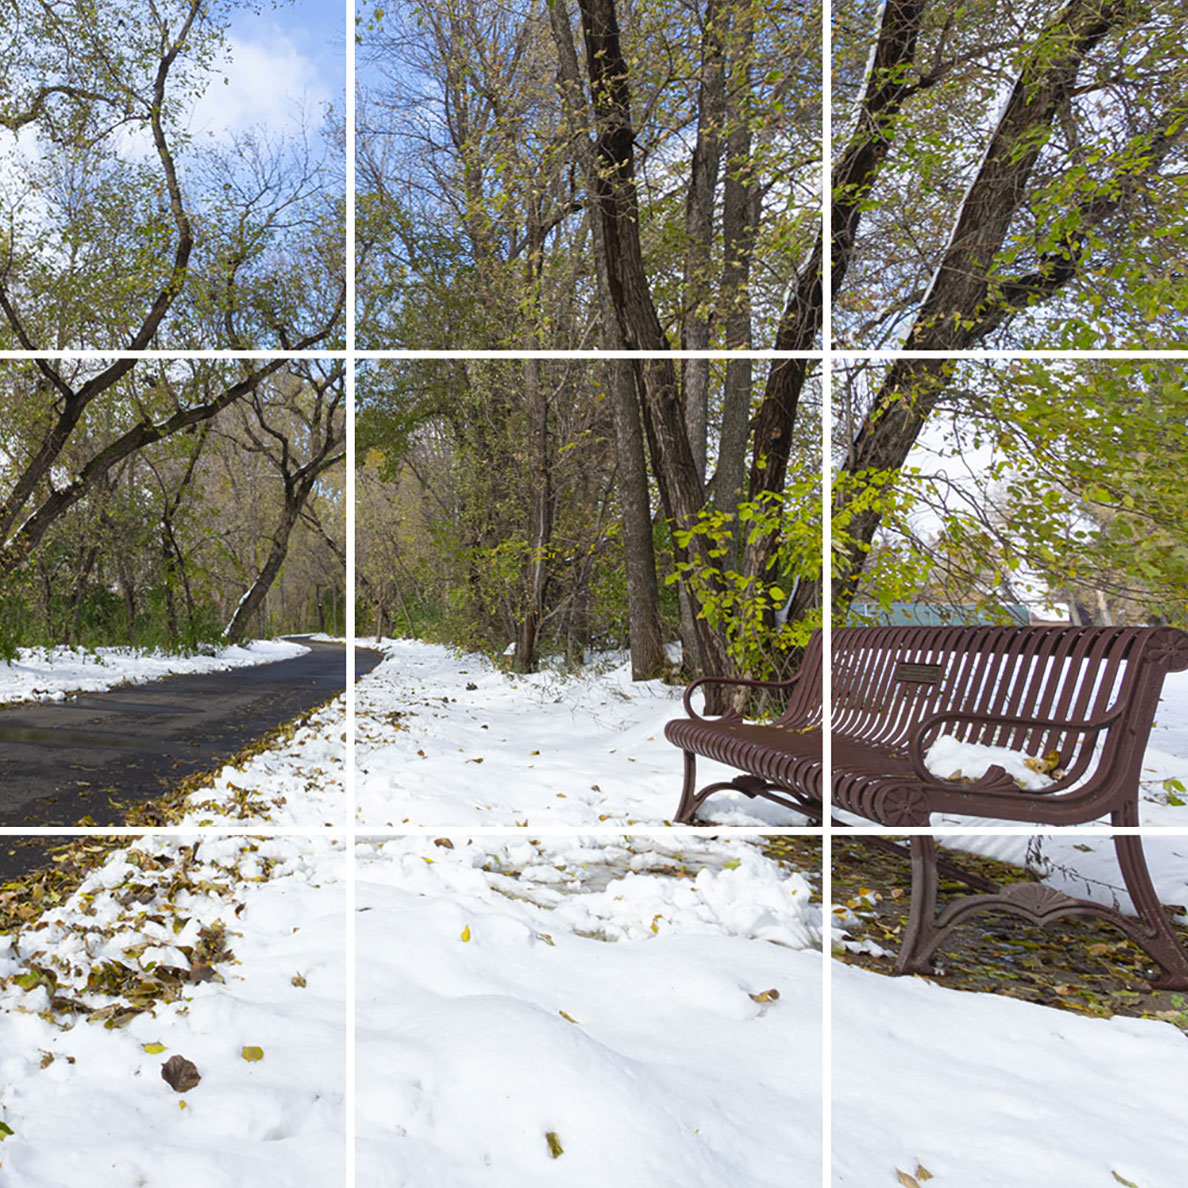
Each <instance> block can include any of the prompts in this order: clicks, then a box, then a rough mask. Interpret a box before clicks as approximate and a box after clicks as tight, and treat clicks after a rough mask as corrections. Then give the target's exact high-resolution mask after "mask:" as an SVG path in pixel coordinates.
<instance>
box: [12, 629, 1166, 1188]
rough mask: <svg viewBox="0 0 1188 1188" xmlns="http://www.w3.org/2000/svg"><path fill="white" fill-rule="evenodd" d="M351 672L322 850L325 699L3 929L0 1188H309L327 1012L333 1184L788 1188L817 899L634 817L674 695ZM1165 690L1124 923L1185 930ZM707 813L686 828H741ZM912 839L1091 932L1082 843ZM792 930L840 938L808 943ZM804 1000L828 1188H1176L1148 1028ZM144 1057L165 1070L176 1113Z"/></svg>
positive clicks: (394, 649) (401, 645) (708, 840)
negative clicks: (162, 827) (354, 682)
mask: <svg viewBox="0 0 1188 1188" xmlns="http://www.w3.org/2000/svg"><path fill="white" fill-rule="evenodd" d="M383 646H384V648H385V651H386V653H387V658H386V659H385V661H384V662H383V663H382V664H381V665H380V666H378V667H377V668H376V669H375V670H373V672H372V673H370V674H368V676H366V677H364V678H363V679H362V680H361V681H360V682H359V684H358V686H357V706H356V718H357V726H358V734H359V745H358V752H357V771H356V780H355V793H356V796H357V801H358V817H357V822H358V823H356V824H355V825H354V826H353V827H351V828H349V829H348V828H346V826H347V818H348V811H347V807H346V806H347V804H348V798H347V791H348V787H347V781H346V778H345V747H344V730H345V708H346V706H345V702H346V698H345V697H342V698H338V699H337V700H336V701H334V702H332V703H329V704H328V705H326V706H324V707H322V708H321V709H319V710H317V711H315V712H314V713H313V714H311V715H309V716H308V718H307V719H306V720H305V721H304V723H303V724H301V725H299V726H298V727H297V728H296V729H294V730H292V731H290V732H289V733H287V734H286V735H284V736H282V737H280V738H279V739H278V740H277V742H276V744H275V745H274V746H272V747H270V748H269V749H267V750H264V751H262V752H260V753H258V754H256V755H254V756H253V757H251V758H250V759H247V760H245V761H243V762H242V763H240V764H239V765H236V766H232V765H227V766H226V767H224V768H223V769H222V770H221V771H219V772H218V773H216V774H215V775H214V776H213V777H212V779H211V781H210V784H209V786H208V787H205V788H202V789H199V790H198V791H196V792H194V793H192V794H191V797H190V800H189V802H188V805H187V807H186V809H185V811H184V815H183V817H182V825H181V826H180V827H179V828H180V830H181V832H180V833H177V834H170V835H155V836H145V837H137V838H125V839H119V840H118V842H115V843H112V844H113V845H114V846H115V848H114V849H112V850H111V852H110V853H106V854H92V856H91V860H92V863H93V865H92V868H91V869H90V870H89V873H88V874H87V875H86V877H85V880H84V881H83V883H82V885H81V886H80V887H79V888H78V889H77V890H76V891H74V892H73V893H72V894H70V895H68V896H66V897H65V898H60V899H56V898H55V897H53V896H49V897H47V898H46V900H45V903H46V905H47V906H46V907H45V908H44V909H43V910H41V911H40V913H39V914H37V913H34V912H33V911H32V909H30V910H29V912H28V913H27V915H26V918H25V921H24V923H23V924H21V925H20V926H19V927H15V928H14V929H13V930H11V931H10V932H9V933H8V934H7V935H6V937H5V938H4V942H3V947H0V1123H2V1124H3V1127H7V1128H9V1129H10V1130H11V1131H12V1133H11V1134H8V1135H7V1136H6V1137H4V1138H3V1139H2V1141H0V1184H3V1185H7V1184H9V1183H12V1184H14V1185H18V1184H19V1185H24V1184H31V1185H37V1186H38V1188H59V1186H61V1188H67V1186H71V1188H73V1185H75V1184H78V1183H83V1182H85V1183H87V1184H88V1185H91V1186H93V1188H130V1186H132V1185H139V1186H142V1188H171V1186H172V1185H174V1184H176V1183H187V1184H194V1185H201V1186H202V1188H208V1186H209V1188H248V1186H249V1185H254V1184H260V1183H276V1184H284V1185H286V1188H325V1186H329V1188H336V1186H337V1185H339V1184H344V1183H346V1177H347V1175H348V1167H349V1165H348V1163H347V1159H348V1154H349V1153H348V1152H347V1135H348V1133H349V1129H348V1124H347V1120H346V1108H347V1105H348V1101H349V1100H351V1099H350V1098H349V1097H348V1082H347V1055H346V1042H347V1036H346V1031H345V1026H346V1017H347V1015H346V1002H345V996H346V993H347V987H348V985H353V986H354V990H355V1000H354V1010H355V1019H356V1025H357V1026H356V1031H355V1058H354V1065H353V1073H354V1080H353V1088H352V1089H351V1092H353V1095H354V1096H353V1103H354V1108H355V1113H354V1126H355V1128H356V1130H357V1144H356V1146H355V1148H354V1152H353V1156H351V1157H353V1159H354V1161H355V1170H356V1181H355V1182H357V1183H358V1184H361V1185H362V1184H367V1185H371V1184H376V1185H381V1184H382V1185H391V1186H393V1188H423V1186H426V1188H427V1186H429V1185H432V1186H433V1188H437V1186H439V1185H440V1186H441V1188H480V1186H481V1188H504V1186H508V1188H511V1186H512V1185H515V1186H516V1188H520V1186H523V1185H543V1184H553V1183H556V1184H564V1185H566V1186H567V1188H569V1186H571V1185H572V1186H573V1188H585V1186H587V1185H589V1186H594V1185H597V1186H599V1188H603V1186H604V1185H607V1184H615V1183H620V1184H624V1185H632V1186H634V1185H640V1186H641V1188H670V1186H671V1188H678V1186H679V1188H699V1186H705V1188H710V1186H711V1185H714V1186H716V1185H720V1184H740V1185H747V1186H748V1188H750V1186H755V1188H767V1186H770V1188H775V1186H776V1185H780V1186H788V1188H799V1186H800V1185H814V1186H815V1185H818V1184H820V1183H821V1159H822V1149H821V1141H822V1132H821V1125H820V1118H821V1113H822V1108H823V1103H822V1101H821V1096H822V1086H823V1085H824V1084H826V1083H827V1082H826V1080H825V1078H824V1077H823V1070H822V1059H823V1054H822V1042H821V1041H822V1016H823V1003H822V989H823V981H824V978H823V975H824V973H825V970H824V968H823V960H824V959H823V957H822V953H821V933H822V911H821V906H820V904H819V903H814V902H813V901H812V893H811V884H810V876H811V877H812V879H813V880H814V881H815V877H816V875H817V873H818V872H815V871H808V870H805V871H801V872H796V871H793V870H791V869H790V868H789V867H788V865H787V864H782V865H781V864H777V863H776V862H775V861H774V860H773V859H772V858H771V857H768V856H767V855H765V854H764V853H763V850H762V848H761V844H760V842H759V840H758V839H756V838H755V837H754V836H747V835H746V834H745V833H740V832H738V831H732V830H731V829H730V828H719V829H718V830H716V831H710V830H697V831H693V830H680V829H665V828H663V827H662V825H661V823H662V822H664V821H665V819H666V818H667V816H668V814H670V813H671V812H672V810H673V807H674V805H675V801H676V796H677V792H678V789H679V781H680V763H679V755H678V754H677V752H676V750H675V748H673V747H672V746H671V745H670V744H669V743H667V742H666V741H665V739H664V737H663V724H664V722H665V721H666V720H667V719H668V718H670V717H672V716H674V715H676V714H677V713H679V712H680V691H679V690H677V689H674V688H670V687H668V686H666V685H663V684H660V683H654V682H650V683H643V684H632V683H631V682H630V680H629V673H628V671H627V670H626V668H625V667H624V666H622V665H621V664H617V663H614V662H612V660H611V659H610V658H604V660H603V662H602V663H601V664H600V665H598V666H593V667H588V668H586V669H583V670H582V671H579V672H573V673H569V672H562V671H553V672H544V673H539V674H535V675H533V676H530V677H524V676H514V675H511V674H508V673H506V672H504V671H502V670H501V669H500V668H499V667H497V666H495V665H493V664H491V663H489V662H487V661H485V660H482V659H480V658H478V657H475V656H470V655H460V654H458V653H454V652H451V651H449V650H448V649H445V648H439V647H435V646H431V645H427V644H422V643H413V642H410V641H400V642H396V641H388V642H386V643H385V644H384V645H383ZM1186 695H1188V679H1186V675H1185V674H1173V675H1172V677H1170V678H1169V680H1168V682H1167V686H1166V688H1165V695H1164V699H1163V702H1162V703H1161V705H1160V709H1159V716H1158V720H1157V723H1156V727H1155V730H1154V731H1153V734H1152V745H1151V748H1150V749H1149V751H1148V753H1147V756H1146V761H1145V765H1146V767H1147V769H1148V772H1147V775H1148V779H1147V780H1146V782H1145V784H1144V793H1143V801H1142V806H1143V816H1144V820H1148V821H1155V822H1158V823H1161V824H1164V825H1168V826H1172V828H1169V829H1166V830H1165V831H1164V832H1163V833H1161V834H1160V835H1159V836H1157V837H1148V838H1147V839H1146V841H1145V848H1146V852H1147V854H1148V856H1149V860H1150V863H1151V867H1152V872H1153V877H1154V879H1155V883H1156V886H1157V888H1158V890H1159V893H1160V895H1161V897H1162V898H1163V900H1164V901H1165V902H1166V903H1170V904H1185V905H1188V807H1178V806H1175V805H1173V804H1169V803H1168V796H1167V792H1166V790H1164V788H1163V786H1162V782H1161V781H1162V779H1164V778H1168V777H1167V776H1164V775H1163V774H1162V773H1164V772H1174V771H1178V772H1180V773H1181V774H1182V775H1183V774H1185V773H1186V772H1188V696H1186ZM533 752H536V753H535V754H534V753H533ZM944 758H945V762H949V761H950V760H955V761H956V762H957V765H958V766H962V770H963V772H964V774H966V775H968V776H973V775H975V774H976V773H975V768H976V758H977V757H976V756H972V755H969V754H963V753H961V752H960V748H958V750H957V753H956V754H955V755H953V754H950V755H947V756H945V757H944ZM1000 758H1001V757H1000ZM480 759H481V760H482V762H481V763H479V762H475V761H476V760H480ZM982 759H983V761H988V757H986V756H983V757H982ZM704 774H705V779H706V780H709V779H711V778H714V772H713V771H712V769H709V765H707V771H706V772H705V773H704ZM945 774H948V773H947V772H946V773H945ZM1184 799H1188V797H1185V798H1184ZM723 800H724V804H723V807H722V808H721V809H720V810H718V814H719V816H718V819H719V821H720V822H721V823H723V824H726V825H733V824H740V823H741V824H747V825H750V826H752V829H751V830H750V831H749V833H751V834H754V833H755V832H758V830H759V828H762V829H770V828H771V821H772V820H773V819H774V818H773V817H769V816H765V815H764V814H765V812H766V810H765V809H764V808H763V807H762V806H756V805H753V804H751V803H749V802H747V801H745V800H741V801H739V802H737V803H735V802H732V801H731V799H730V798H729V797H724V798H723ZM711 808H713V804H712V802H711ZM785 819H786V820H789V821H791V820H792V818H791V815H788V816H787V817H786V818H785ZM948 823H949V824H959V825H960V826H961V827H962V828H963V829H964V830H966V831H967V832H963V833H962V835H961V836H960V837H959V838H957V839H955V840H956V842H957V844H960V845H962V846H966V847H967V848H971V849H981V850H982V851H984V852H989V853H993V854H995V855H996V856H999V857H1007V858H1010V859H1011V860H1014V861H1022V860H1023V859H1024V858H1025V857H1026V855H1027V852H1028V849H1029V848H1030V850H1031V852H1032V857H1033V859H1034V858H1035V857H1036V854H1037V845H1038V856H1039V859H1040V860H1041V862H1042V864H1041V870H1042V872H1043V874H1044V877H1045V879H1046V880H1047V881H1048V882H1050V883H1051V884H1052V885H1054V886H1057V887H1062V888H1065V889H1068V890H1072V891H1074V892H1075V893H1077V894H1089V895H1092V896H1096V897H1099V898H1100V899H1101V900H1102V901H1103V902H1114V901H1117V902H1119V905H1120V906H1121V907H1123V909H1126V908H1127V907H1128V904H1127V903H1126V901H1125V897H1124V896H1123V895H1120V894H1119V893H1118V891H1117V890H1116V887H1117V884H1118V882H1119V879H1118V874H1117V871H1116V867H1115V866H1114V864H1113V858H1112V855H1111V847H1110V846H1109V845H1108V844H1106V839H1105V838H1104V837H1102V836H1098V837H1093V836H1090V837H1086V836H1085V832H1084V831H1081V832H1079V833H1078V832H1074V833H1069V834H1060V835H1047V836H1044V837H1043V838H1041V839H1039V841H1038V843H1037V842H1036V841H1035V840H1034V839H1029V838H1027V837H1026V836H1020V835H1014V836H991V835H988V834H985V833H979V829H978V827H979V823H978V822H972V821H969V820H964V821H960V822H957V821H952V822H948ZM232 827H234V828H235V829H237V830H239V832H237V833H228V832H227V831H228V830H229V829H231V828H232ZM645 827H646V828H645ZM248 830H250V831H251V832H252V834H253V835H252V836H248V835H247V831H248ZM369 831H370V833H369ZM257 832H258V833H259V836H256V833H257ZM381 834H382V836H381ZM949 840H954V839H949ZM87 844H88V845H90V846H91V847H92V848H93V849H94V848H96V847H97V843H95V842H88V843H87ZM348 863H349V864H348ZM351 884H353V889H352V893H351V894H348V886H350V885H351ZM14 895H15V892H13V891H12V890H10V889H9V890H6V889H5V888H2V887H0V911H2V910H5V909H7V908H11V907H12V905H13V902H14V900H13V896H14ZM352 906H353V909H354V910H353V912H352ZM350 920H353V924H351V925H349V926H348V921H350ZM831 927H832V930H833V934H834V936H835V937H836V938H837V939H838V940H840V941H841V942H842V943H844V942H845V936H844V928H845V918H844V914H843V915H838V916H834V915H833V914H831ZM350 928H353V929H354V937H353V942H351V939H350ZM228 950H229V953H230V955H229V954H228V952H227V951H228ZM352 950H353V951H354V952H355V954H356V962H355V966H354V969H353V971H349V970H348V968H347V963H348V960H349V954H350V952H351V951H352ZM348 974H349V977H348ZM829 978H830V985H831V1002H830V1008H831V1019H832V1032H831V1051H832V1065H831V1077H830V1080H829V1082H828V1083H829V1084H830V1086H831V1095H832V1097H831V1100H832V1115H831V1116H832V1160H833V1170H832V1176H833V1182H834V1183H835V1184H837V1185H842V1184H853V1185H856V1186H859V1185H860V1186H862V1188H865V1186H866V1185H878V1184H884V1183H886V1184H894V1183H896V1182H906V1181H905V1180H903V1179H899V1180H897V1175H896V1173H897V1171H898V1172H901V1173H903V1175H904V1176H918V1175H919V1171H918V1169H920V1170H923V1171H927V1172H928V1173H929V1174H930V1175H931V1176H932V1177H933V1178H934V1182H935V1183H936V1184H937V1185H938V1186H939V1188H980V1186H982V1185H985V1186H990V1185H993V1186H994V1188H1015V1186H1018V1188H1030V1186H1031V1185H1032V1184H1035V1183H1044V1182H1047V1183H1054V1184H1077V1185H1078V1186H1079V1185H1086V1186H1092V1185H1097V1184H1100V1185H1102V1188H1105V1186H1106V1185H1110V1184H1116V1183H1117V1182H1119V1181H1118V1179H1117V1177H1122V1178H1123V1180H1125V1181H1131V1182H1133V1183H1135V1184H1138V1185H1141V1188H1178V1185H1179V1184H1181V1183H1182V1182H1183V1175H1182V1145H1183V1144H1182V1139H1181V1131H1182V1124H1181V1122H1180V1118H1179V1111H1180V1104H1181V1098H1182V1092H1181V1087H1182V1085H1183V1084H1184V1081H1185V1077H1186V1075H1188V1039H1186V1038H1185V1036H1184V1035H1183V1034H1182V1033H1181V1032H1180V1031H1179V1030H1178V1029H1177V1028H1176V1027H1174V1026H1173V1025H1171V1024H1170V1023H1166V1022H1161V1021H1154V1020H1141V1019H1134V1018H1122V1017H1117V1018H1112V1019H1089V1018H1083V1017H1080V1016H1077V1015H1074V1014H1071V1013H1068V1012H1060V1011H1056V1010H1053V1009H1051V1008H1047V1007H1043V1006H1039V1005H1035V1004H1030V1003H1024V1002H1019V1001H1016V1000H1013V999H1007V998H1005V997H1002V996H999V995H995V994H986V993H970V992H958V991H954V990H950V989H947V988H944V987H942V986H938V985H936V984H934V983H932V982H929V981H928V980H926V979H922V978H899V979H892V978H887V977H884V976H881V975H879V974H876V973H873V972H870V971H867V970H862V969H857V968H854V967H851V966H847V965H843V964H841V963H838V962H832V963H831V966H830V970H829ZM146 988H148V989H146ZM149 989H151V990H153V993H152V994H149V992H148V991H149ZM773 990H774V991H778V997H777V996H776V995H774V994H772V993H770V992H771V991H773ZM138 1005H139V1006H143V1007H147V1009H144V1010H140V1011H136V1010H134V1009H133V1008H134V1007H136V1006H138ZM88 1015H90V1021H88ZM146 1045H149V1046H151V1048H152V1050H151V1051H150V1050H147V1049H146ZM158 1045H160V1047H159V1048H158V1047H157V1046H158ZM256 1047H258V1048H260V1049H261V1050H262V1052H263V1058H262V1059H260V1060H247V1059H245V1055H244V1054H245V1049H247V1050H248V1051H249V1053H250V1050H251V1049H252V1048H256ZM174 1055H180V1056H184V1057H186V1058H187V1059H189V1060H192V1061H193V1062H194V1063H195V1064H196V1065H197V1067H198V1070H199V1073H200V1075H201V1081H200V1082H199V1083H198V1084H197V1085H196V1086H195V1087H193V1088H190V1089H188V1090H186V1091H185V1092H181V1093H179V1092H177V1091H175V1090H174V1089H173V1088H171V1087H170V1085H168V1084H167V1083H166V1082H165V1081H164V1080H163V1079H162V1077H161V1067H162V1065H163V1064H164V1062H165V1061H166V1060H167V1059H169V1058H170V1057H171V1056H174ZM183 1103H184V1108H182V1106H183ZM3 1127H0V1135H4V1130H3ZM63 1136H69V1140H70V1141H69V1142H64V1141H63ZM550 1136H552V1137H551V1138H550ZM1112 1172H1116V1173H1117V1177H1115V1176H1114V1175H1111V1173H1112ZM920 1182H921V1183H923V1182H924V1180H923V1178H922V1177H921V1179H920Z"/></svg>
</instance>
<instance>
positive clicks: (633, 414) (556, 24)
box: [549, 0, 666, 681]
mask: <svg viewBox="0 0 1188 1188" xmlns="http://www.w3.org/2000/svg"><path fill="white" fill-rule="evenodd" d="M549 21H550V24H551V26H552V30H553V40H554V42H555V43H556V46H557V56H558V60H559V62H560V66H561V94H562V100H563V102H564V105H565V111H566V115H567V117H568V119H569V122H570V127H571V135H572V138H573V143H574V146H575V148H576V152H577V156H578V160H579V162H580V164H581V166H582V172H583V174H584V176H585V178H586V189H587V191H588V193H589V194H591V195H593V194H594V193H595V191H596V189H597V186H598V177H597V167H596V162H595V159H594V148H593V145H592V144H591V143H590V139H589V136H588V135H587V133H586V131H585V121H584V118H583V115H584V111H585V101H584V99H583V97H582V82H581V74H580V71H579V68H578V59H577V52H576V50H575V48H574V42H573V33H572V31H571V30H570V27H569V16H568V14H567V12H566V9H565V4H564V3H563V2H560V0H559V2H558V3H555V4H553V5H550V7H549ZM590 229H591V238H592V241H593V246H594V268H595V273H596V276H597V281H598V298H599V304H600V306H601V311H602V318H601V322H602V345H603V348H604V349H605V350H608V351H622V350H624V349H625V347H626V343H625V342H624V339H623V334H622V331H621V329H620V327H619V320H618V316H617V314H616V312H615V307H614V303H613V301H612V299H611V291H610V266H609V263H608V259H607V250H606V240H605V236H604V228H603V222H602V219H601V218H600V217H598V214H597V212H594V214H593V215H592V217H591V219H590ZM606 375H607V378H606V385H607V390H608V391H609V392H610V394H611V408H612V409H613V412H614V424H615V459H616V464H617V468H618V473H619V502H620V506H621V509H622V518H623V556H624V562H625V568H626V573H627V621H628V637H629V641H630V647H631V677H632V680H636V681H642V680H650V679H651V678H653V677H656V676H659V675H660V673H661V672H662V671H663V669H664V665H665V662H666V656H665V652H664V634H663V631H662V630H661V627H660V598H659V591H658V589H657V586H656V555H655V546H654V542H653V539H652V511H651V500H650V497H649V492H648V471H647V459H646V456H645V452H644V440H643V428H642V426H641V424H640V413H639V402H638V398H637V396H636V391H635V373H634V370H633V368H632V365H631V362H630V360H627V359H611V360H609V361H608V363H607V373H606Z"/></svg>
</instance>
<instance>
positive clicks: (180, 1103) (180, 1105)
mask: <svg viewBox="0 0 1188 1188" xmlns="http://www.w3.org/2000/svg"><path fill="white" fill-rule="evenodd" d="M177 1108H178V1109H179V1110H184V1109H185V1108H186V1103H185V1102H184V1101H179V1102H178V1103H177Z"/></svg>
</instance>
